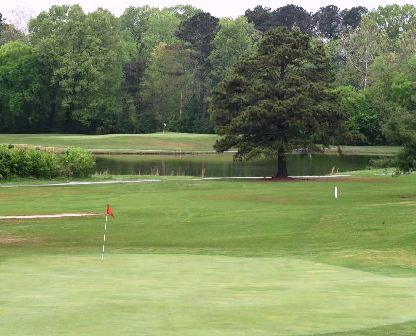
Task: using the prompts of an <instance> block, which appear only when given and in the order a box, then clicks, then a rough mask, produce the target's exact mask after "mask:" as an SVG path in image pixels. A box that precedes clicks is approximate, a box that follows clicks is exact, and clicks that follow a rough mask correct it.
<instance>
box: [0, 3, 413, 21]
mask: <svg viewBox="0 0 416 336" xmlns="http://www.w3.org/2000/svg"><path fill="white" fill-rule="evenodd" d="M76 3H79V4H80V5H81V6H82V7H83V8H84V10H85V11H87V12H90V11H93V10H95V9H96V8H98V7H103V8H107V9H109V10H110V11H111V12H113V13H114V14H115V15H117V16H118V15H120V14H121V13H122V12H123V11H124V9H125V8H127V7H129V6H137V7H138V6H143V5H150V6H153V7H161V8H162V7H169V6H173V5H177V4H190V5H193V6H195V7H198V8H201V9H203V10H205V11H208V12H210V13H211V14H212V15H214V16H217V17H224V16H231V17H237V16H239V15H243V14H244V12H245V10H246V9H248V8H254V7H255V6H256V5H262V6H264V7H270V8H272V9H275V8H277V7H281V6H284V5H287V4H295V5H299V6H302V7H304V8H305V9H307V10H308V11H316V10H317V9H318V8H319V7H322V6H326V5H337V6H338V7H340V8H342V9H343V8H346V7H348V8H350V7H354V6H360V5H361V6H366V7H367V8H370V9H372V8H376V7H378V6H381V5H387V4H391V3H397V4H400V5H404V4H406V3H410V4H414V5H416V0H394V1H390V0H328V1H327V0H292V1H282V0H280V1H279V0H274V1H270V0H221V1H220V0H199V1H198V0H188V1H186V0H153V1H151V0H150V1H145V0H84V1H82V0H81V1H80V0H79V1H76V0H75V1H73V0H15V1H13V0H0V13H3V14H4V16H6V17H7V13H8V12H10V11H11V10H13V9H16V8H20V9H24V10H28V11H30V12H32V15H37V14H38V13H39V12H41V11H43V10H47V9H49V8H50V7H51V6H52V5H62V4H76Z"/></svg>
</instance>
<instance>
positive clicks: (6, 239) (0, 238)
mask: <svg viewBox="0 0 416 336" xmlns="http://www.w3.org/2000/svg"><path fill="white" fill-rule="evenodd" d="M30 241H33V240H31V239H28V238H23V237H18V236H10V235H0V245H11V244H21V243H28V242H30Z"/></svg>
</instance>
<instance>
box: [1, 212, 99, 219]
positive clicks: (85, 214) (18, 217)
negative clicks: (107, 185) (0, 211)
mask: <svg viewBox="0 0 416 336" xmlns="http://www.w3.org/2000/svg"><path fill="white" fill-rule="evenodd" d="M98 216H104V214H98V213H62V214H54V215H22V216H0V220H2V219H3V220H4V219H39V218H65V217H98Z"/></svg>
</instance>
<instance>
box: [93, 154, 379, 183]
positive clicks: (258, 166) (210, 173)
mask: <svg viewBox="0 0 416 336" xmlns="http://www.w3.org/2000/svg"><path fill="white" fill-rule="evenodd" d="M371 158H373V156H363V155H348V156H336V155H323V154H316V155H312V156H308V155H290V156H289V159H288V171H289V174H290V175H326V174H329V173H331V171H334V172H337V171H338V172H343V171H351V170H359V169H364V168H366V167H367V166H368V164H369V161H370V159H371ZM275 170H276V162H275V160H268V159H260V160H256V161H248V162H240V161H233V159H232V155H231V154H217V155H182V156H174V155H100V156H97V171H98V172H108V173H110V174H141V175H188V176H201V175H204V176H206V177H216V176H219V177H229V176H271V175H273V174H274V173H275Z"/></svg>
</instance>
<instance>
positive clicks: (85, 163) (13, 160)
mask: <svg viewBox="0 0 416 336" xmlns="http://www.w3.org/2000/svg"><path fill="white" fill-rule="evenodd" d="M94 169H95V158H94V157H93V156H92V154H90V153H89V152H87V151H86V150H84V149H81V148H73V149H68V150H67V151H66V152H65V154H64V155H59V154H54V153H49V152H45V151H41V150H39V149H16V148H13V147H7V146H0V179H4V178H8V177H11V176H19V177H46V178H52V177H57V176H73V177H87V176H89V175H90V174H91V173H93V172H94Z"/></svg>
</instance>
